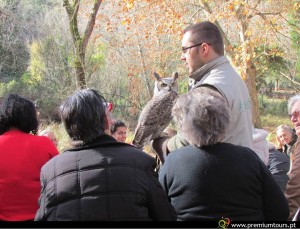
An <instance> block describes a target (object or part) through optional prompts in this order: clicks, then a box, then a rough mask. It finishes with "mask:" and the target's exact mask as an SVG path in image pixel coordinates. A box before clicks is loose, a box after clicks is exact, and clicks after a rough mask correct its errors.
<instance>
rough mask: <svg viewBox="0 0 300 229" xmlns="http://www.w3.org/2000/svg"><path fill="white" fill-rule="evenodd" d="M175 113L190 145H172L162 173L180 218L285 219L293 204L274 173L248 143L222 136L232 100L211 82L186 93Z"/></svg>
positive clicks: (227, 123)
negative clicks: (228, 102)
mask: <svg viewBox="0 0 300 229" xmlns="http://www.w3.org/2000/svg"><path fill="white" fill-rule="evenodd" d="M172 115H173V116H174V119H175V122H176V123H177V125H178V128H179V131H180V132H181V133H182V135H183V136H184V138H185V139H188V141H189V144H190V145H189V146H185V147H183V148H180V149H177V150H175V151H172V152H171V153H170V154H169V155H168V156H167V157H166V161H165V163H164V165H163V167H162V170H161V171H160V173H159V181H160V183H161V184H162V186H163V188H164V190H165V191H166V192H167V194H168V197H169V200H170V201H171V204H172V205H173V206H174V207H175V210H176V212H177V216H178V218H177V220H179V221H182V220H183V221H196V220H220V219H222V218H229V219H230V220H232V221H237V220H243V221H254V220H255V221H277V220H279V221H281V220H286V219H287V217H288V212H289V211H288V204H287V201H286V199H285V197H284V194H283V192H282V191H281V190H280V188H279V186H278V185H277V184H276V182H275V181H274V179H273V177H272V174H271V173H270V171H269V170H268V168H267V167H266V165H265V164H264V163H263V162H262V161H261V160H260V159H259V157H258V156H257V154H256V153H255V152H254V151H252V150H251V149H249V148H247V147H242V146H238V145H233V144H230V143H224V142H222V140H223V139H224V137H225V135H226V131H227V128H228V126H229V125H230V124H229V120H230V112H229V109H228V106H227V103H226V100H225V98H224V97H223V96H221V95H220V93H218V92H216V91H215V90H212V89H210V88H208V87H200V88H198V90H193V91H191V92H189V93H187V94H186V95H182V96H180V97H179V98H178V100H177V102H176V103H175V105H174V107H173V110H172Z"/></svg>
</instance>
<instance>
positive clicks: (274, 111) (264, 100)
mask: <svg viewBox="0 0 300 229" xmlns="http://www.w3.org/2000/svg"><path fill="white" fill-rule="evenodd" d="M258 101H259V110H260V114H261V115H267V114H271V115H275V116H280V117H284V116H287V114H288V111H287V100H286V99H273V98H268V97H267V96H262V95H259V96H258Z"/></svg>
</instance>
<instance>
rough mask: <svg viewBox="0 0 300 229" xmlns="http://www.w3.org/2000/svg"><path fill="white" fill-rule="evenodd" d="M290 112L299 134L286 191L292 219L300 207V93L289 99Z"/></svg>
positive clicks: (290, 218)
mask: <svg viewBox="0 0 300 229" xmlns="http://www.w3.org/2000/svg"><path fill="white" fill-rule="evenodd" d="M288 113H289V116H290V119H291V121H292V123H293V125H294V128H295V131H296V134H297V136H298V140H297V142H296V143H295V145H294V152H293V154H294V159H293V160H292V162H291V163H292V165H291V171H290V173H289V178H290V179H289V181H288V183H287V186H286V191H285V196H286V198H287V199H288V203H289V208H290V216H289V220H292V219H293V217H294V215H295V213H296V211H297V209H298V207H300V144H299V143H300V141H299V136H300V94H299V95H295V96H293V97H291V98H290V99H289V101H288Z"/></svg>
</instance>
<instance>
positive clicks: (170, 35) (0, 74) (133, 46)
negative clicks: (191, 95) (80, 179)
mask: <svg viewBox="0 0 300 229" xmlns="http://www.w3.org/2000/svg"><path fill="white" fill-rule="evenodd" d="M203 20H210V21H213V22H215V23H216V24H217V25H218V27H219V28H220V29H221V31H222V34H223V36H224V39H225V49H226V56H227V57H228V58H229V59H230V61H231V62H232V64H233V65H234V66H235V68H236V70H237V71H238V72H239V73H240V74H241V76H242V78H243V79H244V80H245V82H246V84H247V86H248V89H249V91H250V94H251V99H252V104H253V123H254V126H255V127H257V128H264V129H266V130H268V131H269V133H270V135H269V140H270V141H274V131H275V128H276V126H277V125H279V124H288V125H291V123H290V121H289V119H288V118H287V99H288V98H289V97H290V96H291V95H294V94H296V93H299V90H300V86H299V85H300V83H299V82H300V1H299V0H244V1H242V0H209V1H208V0H169V1H167V0H114V1H109V0H105V1H101V0H93V1H92V0H22V1H21V0H0V97H3V96H5V95H7V94H8V93H18V94H20V95H23V96H25V97H27V98H29V99H31V100H33V101H35V102H36V104H37V106H38V108H39V111H40V117H41V119H42V125H41V128H52V129H54V131H55V132H56V135H57V136H58V138H59V139H60V147H59V148H60V149H62V148H64V147H65V146H66V145H67V141H68V140H67V137H66V133H64V132H63V128H62V126H61V124H60V123H59V121H60V120H59V115H58V112H57V111H58V107H59V105H60V103H61V102H62V101H63V100H64V99H65V98H66V97H67V96H69V95H70V94H72V93H73V92H74V91H75V90H78V89H80V88H86V87H88V88H95V89H97V90H99V91H100V92H101V93H102V94H103V95H104V97H105V98H106V99H107V100H108V101H109V102H111V103H113V104H114V110H113V115H114V117H115V118H116V119H121V120H123V121H124V122H125V123H126V124H127V126H128V127H129V138H128V141H130V138H131V136H132V132H133V131H134V128H135V126H136V124H137V119H138V116H139V113H140V111H141V110H142V108H143V107H144V105H145V104H146V103H147V101H149V99H150V98H151V97H152V94H153V92H152V91H153V86H154V77H153V72H154V71H157V72H159V73H160V74H161V75H163V76H170V75H171V74H172V72H175V71H177V72H178V73H179V84H180V89H179V90H180V93H185V92H187V85H188V80H187V79H188V77H187V76H188V73H187V69H186V68H185V67H184V66H183V64H182V63H181V61H180V55H181V37H182V29H184V28H185V27H186V26H187V25H189V24H191V23H195V22H199V21H203Z"/></svg>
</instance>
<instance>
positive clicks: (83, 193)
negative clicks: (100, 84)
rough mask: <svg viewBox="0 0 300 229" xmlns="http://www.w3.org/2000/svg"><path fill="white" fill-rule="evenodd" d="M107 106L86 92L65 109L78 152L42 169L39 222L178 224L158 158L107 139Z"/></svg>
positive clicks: (69, 100) (79, 93) (63, 155)
mask: <svg viewBox="0 0 300 229" xmlns="http://www.w3.org/2000/svg"><path fill="white" fill-rule="evenodd" d="M106 104H107V102H106V101H105V99H104V98H103V97H102V96H101V95H100V93H99V92H98V91H96V90H93V89H83V90H79V91H77V92H75V93H74V94H73V95H71V96H70V97H69V98H67V99H66V100H65V101H64V102H63V104H62V105H61V107H60V114H61V118H62V122H63V124H64V126H65V129H66V131H67V133H68V135H69V136H70V138H71V139H72V141H73V142H74V144H73V145H74V146H75V147H74V148H72V149H69V150H66V151H64V152H63V153H61V154H60V155H58V156H57V157H56V158H55V159H53V160H51V161H49V162H48V163H47V164H45V165H44V166H43V168H42V170H41V186H42V188H41V195H40V198H39V205H40V207H39V210H38V211H37V213H36V216H35V220H36V221H98V220H99V221H100V220H106V221H127V220H133V221H144V220H157V221H170V220H175V219H176V213H175V211H174V208H173V207H172V205H171V204H170V203H169V202H168V199H167V195H166V193H165V192H164V190H163V189H162V187H161V185H160V183H159V181H158V179H157V176H156V174H155V173H154V168H155V160H154V158H152V157H151V156H150V155H148V154H146V153H144V152H143V151H141V150H139V149H137V148H135V147H134V146H132V145H129V144H126V143H122V142H117V141H116V140H115V139H114V138H113V137H111V136H109V135H107V134H105V131H106V130H107V129H108V127H109V125H108V121H107V114H106V113H107V110H108V109H107V107H106V106H107V105H106Z"/></svg>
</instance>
